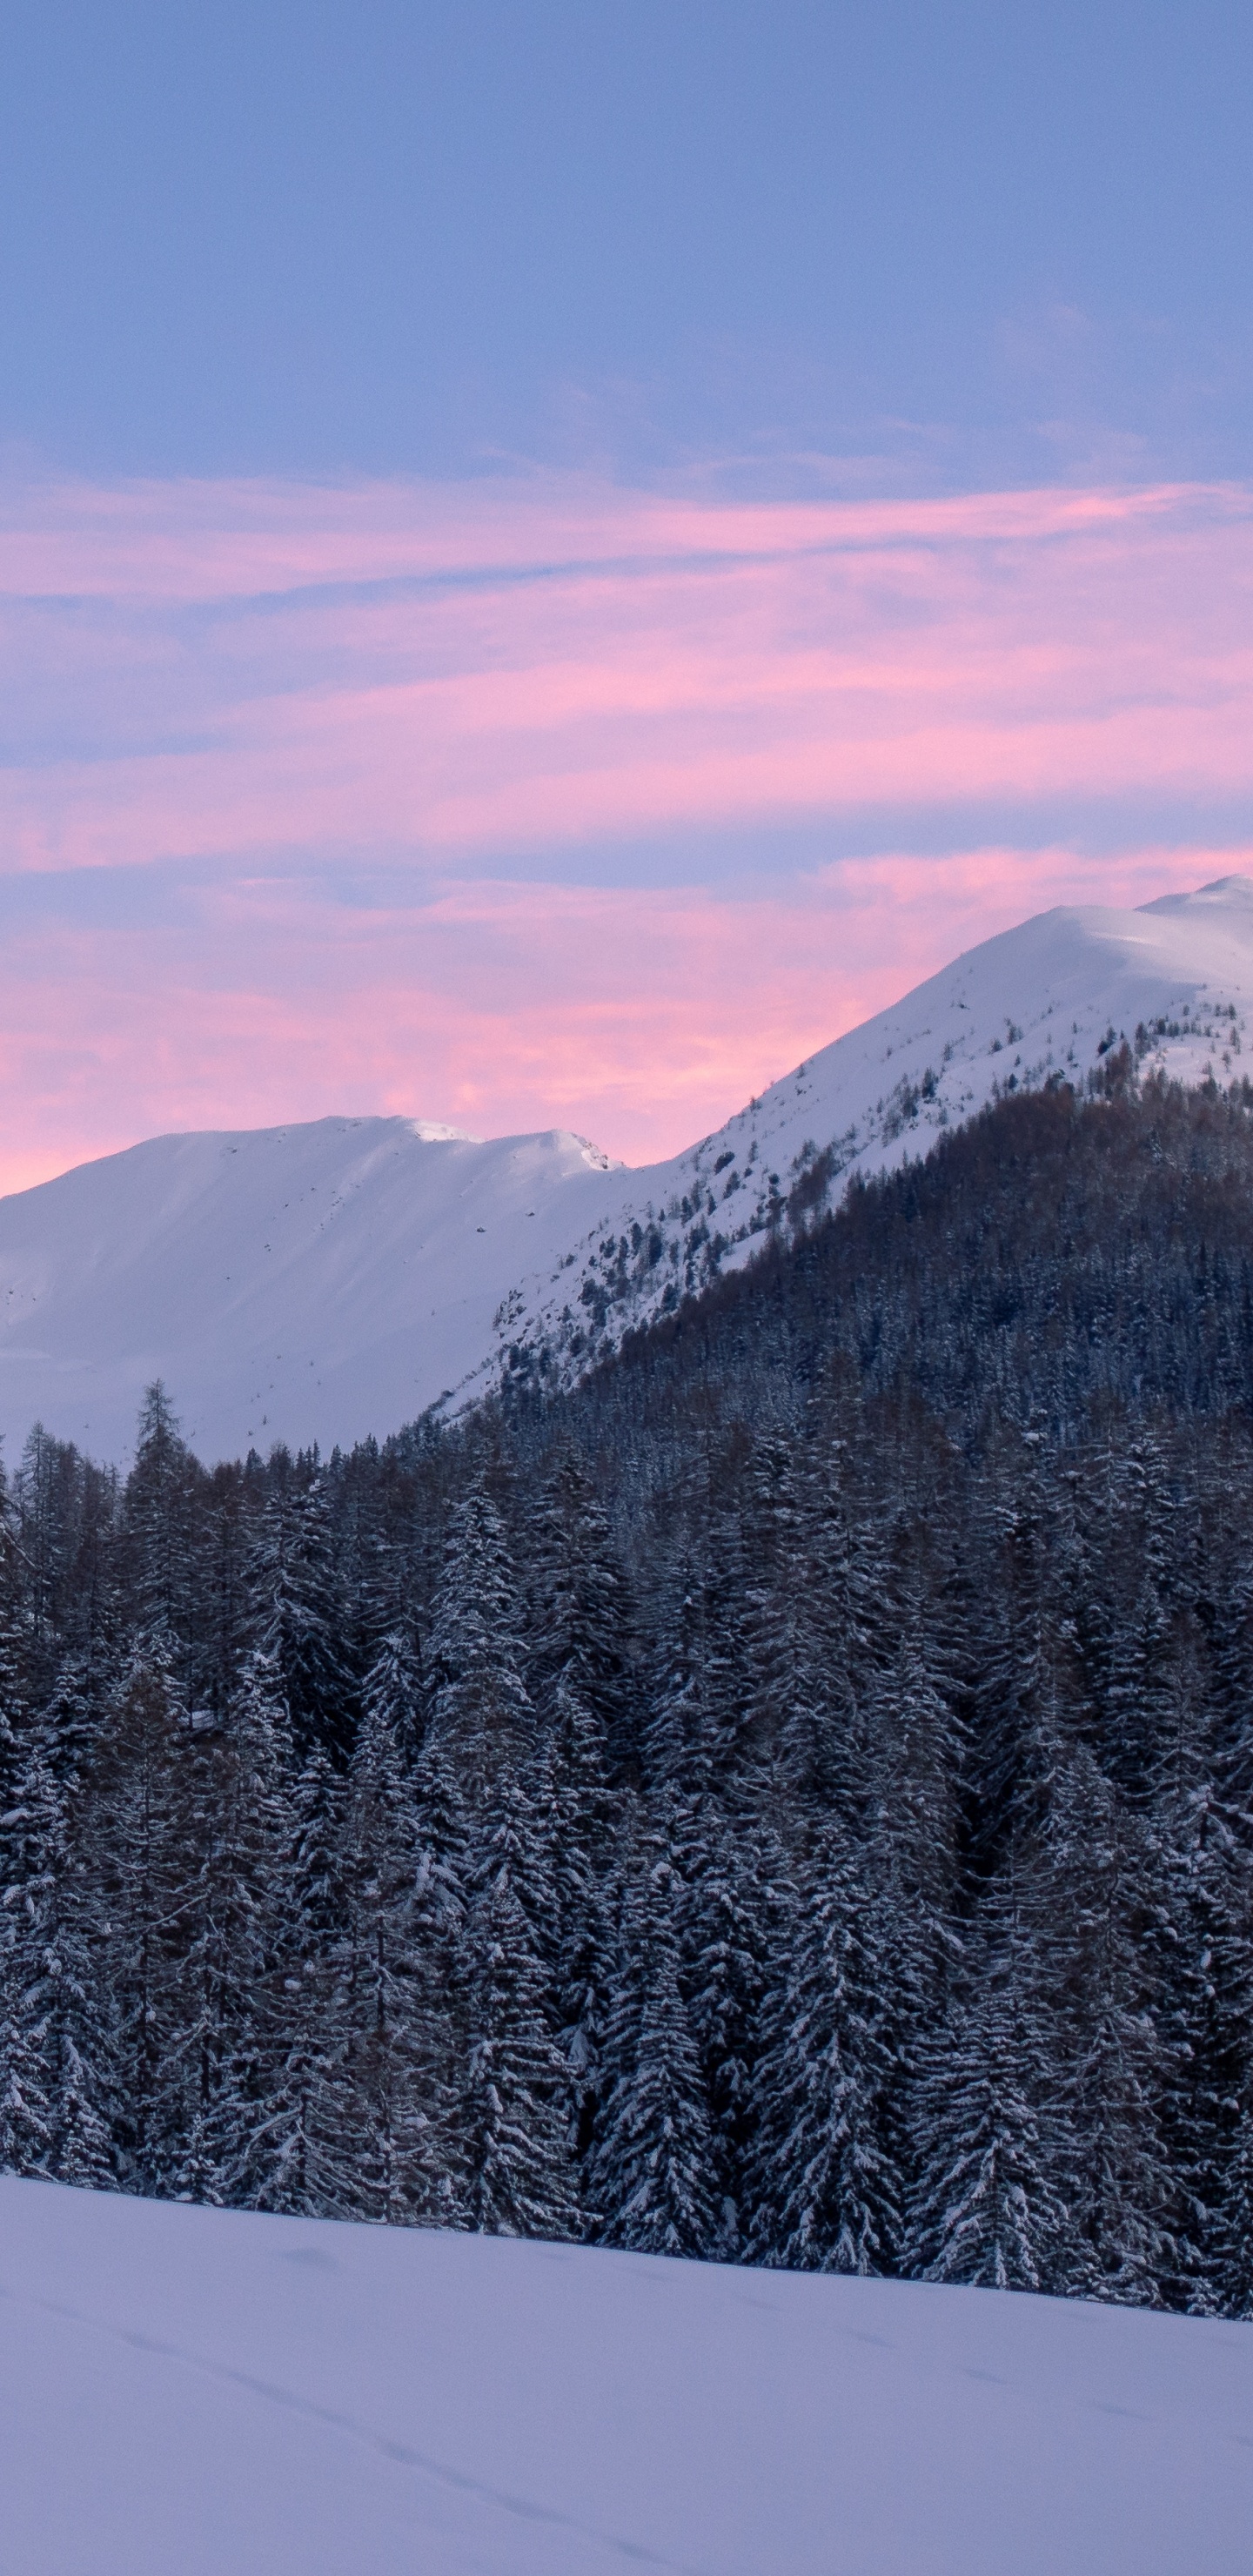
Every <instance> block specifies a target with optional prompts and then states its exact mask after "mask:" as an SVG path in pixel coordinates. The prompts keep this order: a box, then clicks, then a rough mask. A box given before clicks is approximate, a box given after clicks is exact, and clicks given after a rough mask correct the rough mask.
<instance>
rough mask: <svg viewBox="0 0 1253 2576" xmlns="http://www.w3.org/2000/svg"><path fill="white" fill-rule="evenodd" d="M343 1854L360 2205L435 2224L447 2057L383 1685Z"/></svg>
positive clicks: (358, 1759)
mask: <svg viewBox="0 0 1253 2576" xmlns="http://www.w3.org/2000/svg"><path fill="white" fill-rule="evenodd" d="M402 1715H403V1712H402ZM344 1855H345V1861H344V1883H345V1892H346V1899H347V1909H346V1911H347V1920H346V1928H345V1932H344V1937H343V1940H342V1942H341V1944H340V1950H339V1966H338V1977H337V1987H336V1996H335V2006H334V2011H335V2019H336V2023H337V2025H338V2033H339V2044H340V2048H341V2050H342V2058H343V2070H344V2074H345V2076H346V2077H347V2079H348V2081H349V2083H350V2087H351V2104H352V2115H353V2121H354V2130H355V2140H356V2148H355V2157H354V2162H355V2168H356V2191H357V2206H358V2209H359V2211H360V2213H361V2214H362V2215H363V2216H365V2217H369V2218H374V2219H382V2220H386V2221H390V2222H393V2223H396V2222H405V2221H407V2222H409V2223H411V2224H412V2223H414V2222H415V2221H422V2220H425V2221H427V2222H428V2223H429V2222H432V2221H435V2220H436V2219H438V2218H439V2217H441V2216H445V2217H446V2216H447V2215H448V2214H449V2210H450V2205H451V2201H450V2188H451V2187H450V2176H449V2160H450V2151H449V2132H448V2121H447V2117H446V2100H445V2083H446V2078H445V2070H444V2066H443V2063H442V2059H443V2054H444V2052H443V2050H442V2047H441V2045H440V2031H439V2020H440V2015H439V2008H438V1996H437V1993H436V1990H435V1987H434V1984H433V1979H432V1969H433V1966H434V1962H433V1961H432V1960H431V1959H430V1958H429V1956H427V1955H425V1954H424V1952H423V1950H422V1947H421V1943H420V1938H419V1915H418V1896H417V1881H418V1870H419V1842H418V1832H417V1819H416V1816H415V1813H414V1802H413V1796H412V1792H411V1789H410V1784H409V1780H408V1777H407V1775H406V1769H405V1764H404V1760H403V1757H402V1752H401V1747H400V1744H399V1742H398V1740H397V1736H396V1732H395V1722H394V1708H393V1703H392V1701H391V1698H390V1695H389V1694H388V1692H387V1691H386V1690H385V1689H383V1688H382V1687H381V1686H379V1687H376V1688H375V1689H374V1690H373V1691H371V1692H369V1693H368V1694H367V1696H366V1700H365V1704H364V1707H363V1712H362V1720H361V1725H360V1728H359V1730H358V1735H357V1741H356V1745H355V1747H354V1749H353V1757H352V1762H351V1766H350V1769H349V1774H348V1787H347V1797H346V1800H345V1808H344Z"/></svg>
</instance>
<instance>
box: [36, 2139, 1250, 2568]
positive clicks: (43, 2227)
mask: <svg viewBox="0 0 1253 2576" xmlns="http://www.w3.org/2000/svg"><path fill="white" fill-rule="evenodd" d="M0 2495H2V2498H3V2502H2V2504H0V2571H3V2576H174V2571H177V2576H358V2571H368V2576H608V2571H610V2570H615V2569H616V2570H622V2569H625V2568H627V2567H644V2568H655V2569H660V2570H674V2571H676V2576H678V2572H679V2571H681V2572H682V2576H1181V2571H1183V2570H1184V2569H1186V2568H1197V2569H1204V2570H1205V2571H1206V2576H1244V2571H1245V2570H1246V2569H1247V2567H1248V2565H1249V2533H1250V2531H1251V2530H1253V2328H1250V2327H1249V2326H1238V2325H1226V2324H1219V2323H1209V2322H1199V2321H1196V2320H1192V2319H1183V2318H1174V2317H1154V2316H1148V2315H1144V2314H1142V2313H1137V2312H1135V2311H1133V2310H1128V2309H1115V2308H1102V2307H1089V2306H1083V2305H1079V2304H1066V2303H1063V2302H1061V2301H1054V2300H1048V2299H1033V2298H1028V2297H1024V2296H1014V2295H1008V2294H1005V2293H1000V2292H995V2291H980V2290H951V2289H931V2288H926V2287H922V2286H918V2285H914V2284H904V2283H897V2282H874V2281H853V2280H841V2279H832V2278H826V2279H823V2278H816V2277H814V2276H797V2275H785V2274H780V2273H777V2272H775V2273H769V2272H745V2271H733V2270H724V2269H722V2268H720V2267H717V2266H714V2265H701V2264H694V2263H692V2264H688V2263H671V2262H662V2261H659V2260H657V2259H655V2258H652V2257H646V2256H637V2255H626V2254H605V2253H595V2252H589V2251H585V2250H580V2249H575V2248H572V2247H566V2246H555V2245H520V2244H515V2243H510V2242H507V2241H503V2240H501V2239H493V2238H483V2237H468V2236H455V2235H448V2236H437V2235H427V2234H419V2233H416V2232H410V2231H407V2230H397V2231H395V2232H389V2231H386V2230H384V2229H381V2228H380V2229H376V2228H367V2227H349V2226H332V2225H327V2224H314V2223H312V2222H308V2221H304V2220H297V2219H284V2218H265V2217H255V2216H241V2215H237V2214H233V2213H228V2212H225V2211H220V2210H204V2209H189V2208H182V2207H178V2206H175V2205H172V2204H170V2203H147V2202H143V2201H134V2200H123V2199H120V2198H114V2197H112V2196H111V2195H107V2194H98V2195H97V2194H89V2193H79V2192H73V2191H67V2190H64V2189H62V2188H61V2187H59V2186H58V2185H55V2184H50V2183H37V2182H19V2181H16V2180H14V2179H12V2178H8V2179H4V2180H0Z"/></svg>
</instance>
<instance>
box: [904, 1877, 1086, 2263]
mask: <svg viewBox="0 0 1253 2576" xmlns="http://www.w3.org/2000/svg"><path fill="white" fill-rule="evenodd" d="M1049 2039H1050V2034H1049V2028H1048V2021H1047V2015H1046V2009H1045V2005H1044V2001H1043V1997H1042V1995H1041V1992H1040V1977H1039V1961H1038V1956H1037V1955H1036V1954H1035V1952H1034V1951H1033V1949H1032V1946H1031V1944H1030V1942H1029V1940H1028V1939H1027V1936H1026V1933H1025V1931H1024V1929H1023V1927H1022V1926H1021V1924H1020V1922H1019V1920H1018V1916H1017V1910H1016V1906H1015V1902H1014V1897H1013V1893H1012V1888H1007V1889H1004V1890H998V1891H997V1892H996V1893H994V1894H993V1895H991V1896H989V1897H987V1898H986V1899H985V1901H984V1905H983V1907H982V1909H981V1913H980V1918H979V1921H978V1923H977V1924H976V1926H975V1927H974V1928H973V1930H972V1931H971V1932H970V1933H969V1935H968V1937H967V1942H966V1950H965V1961H964V1967H963V1970H962V1972H960V1973H959V1974H958V1975H957V1976H956V1977H955V1979H954V1982H953V1990H952V1993H951V1997H950V2003H949V2010H948V2013H947V2015H946V2018H945V2020H944V2021H943V2022H942V2023H941V2024H940V2025H939V2026H938V2027H937V2028H936V2029H935V2030H933V2031H932V2033H931V2034H930V2035H929V2036H928V2038H927V2039H925V2040H924V2042H923V2043H922V2046H921V2049H920V2052H919V2055H920V2067H919V2075H918V2080H917V2083H916V2086H915V2090H914V2108H913V2120H914V2127H915V2134H916V2137H917V2142H918V2159H919V2176H918V2183H917V2187H916V2190H915V2193H914V2195H913V2200H912V2206H911V2208H910V2211H909V2219H908V2227H907V2233H906V2240H905V2248H904V2267H905V2269H906V2270H907V2271H908V2272H910V2273H913V2274H917V2275H921V2277H922V2278H923V2279H924V2280H928V2281H960V2282H966V2283H968V2284H970V2285H971V2286H972V2287H975V2288H983V2289H997V2290H1042V2289H1043V2290H1048V2289H1052V2288H1054V2287H1056V2286H1057V2285H1058V2283H1059V2280H1060V2278H1061V2277H1062V2265H1063V2263H1064V2255H1063V2254H1062V2249H1061V2240H1062V2236H1063V2228H1064V2218H1063V2209H1062V2202H1061V2193H1060V2185H1061V2181H1062V2172H1063V2165H1062V2150H1061V2147H1060V2142H1059V2137H1058V2132H1057V2118H1056V2107H1055V2105H1054V2104H1053V2103H1052V2102H1051V2100H1050V2098H1049V2069H1050V2062H1051V2050H1050V2045H1049Z"/></svg>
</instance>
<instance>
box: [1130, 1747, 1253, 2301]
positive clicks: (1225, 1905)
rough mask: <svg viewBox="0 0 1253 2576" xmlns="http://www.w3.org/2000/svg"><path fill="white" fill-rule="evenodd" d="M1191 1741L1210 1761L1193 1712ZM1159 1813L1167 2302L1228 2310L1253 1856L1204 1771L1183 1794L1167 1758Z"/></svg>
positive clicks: (1252, 2001)
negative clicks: (1224, 2305)
mask: <svg viewBox="0 0 1253 2576" xmlns="http://www.w3.org/2000/svg"><path fill="white" fill-rule="evenodd" d="M1191 1743H1192V1747H1193V1750H1194V1756H1195V1757H1203V1754H1204V1751H1205V1749H1206V1748H1205V1742H1204V1733H1203V1731H1202V1729H1201V1728H1200V1727H1199V1725H1198V1724H1197V1722H1196V1718H1195V1716H1194V1719H1193V1725H1192V1731H1191ZM1167 1767H1168V1777H1167V1779H1166V1781H1165V1782H1163V1783H1162V1794H1161V1795H1160V1797H1159V1801H1158V1803H1157V1809H1156V1817H1155V1826H1156V1836H1155V1838H1156V1840H1157V1841H1158V1844H1159V1848H1160V1868H1159V1886H1160V1895H1159V1899H1158V1906H1157V1911H1156V1919H1155V1924H1154V1928H1153V1933H1152V1939H1153V1943H1154V1947H1155V1949H1156V1952H1157V1955H1158V1960H1159V1963H1160V1965H1159V1968H1158V1982H1159V1984H1160V2003H1159V2006H1158V2018H1159V2021H1160V2024H1161V2028H1162V2031H1163V2034H1164V2038H1165V2042H1166V2048H1165V2058H1164V2076H1165V2082H1164V2087H1163V2095H1162V2099H1161V2101H1160V2103H1159V2105H1158V2115H1159V2123H1160V2128H1161V2134H1162V2141H1163V2145H1164V2147H1165V2150H1166V2153H1167V2156H1168V2158H1169V2165H1170V2173H1171V2181H1172V2188H1173V2196H1174V2203H1175V2209H1176V2224H1175V2256H1174V2277H1173V2283H1172V2295H1173V2298H1174V2300H1175V2301H1176V2302H1177V2303H1178V2304H1180V2305H1186V2306H1188V2307H1191V2308H1193V2309H1195V2310H1198V2311H1199V2312H1200V2313H1202V2314H1208V2313H1210V2312H1211V2311H1212V2310H1213V2309H1214V2308H1215V2307H1216V2306H1218V2305H1221V2298H1222V2292H1221V2287H1220V2284H1221V2280H1222V2275H1223V2271H1224V2268H1225V2253H1226V2248H1227V2243H1228V2236H1229V2212H1230V2207H1231V2187H1230V2179H1229V2178H1230V2174H1231V2170H1232V2167H1233V2163H1234V2160H1235V2158H1236V2156H1237V2154H1238V2151H1239V2140H1240V2130H1241V2109H1242V2105H1243V2104H1244V2103H1245V2102H1246V2101H1247V2100H1249V2099H1250V2098H1253V1859H1251V1856H1250V1850H1249V1845H1248V1842H1247V1840H1246V1838H1245V1834H1244V1831H1243V1823H1244V1820H1243V1818H1242V1817H1241V1816H1240V1814H1239V1813H1238V1811H1235V1810H1232V1809H1230V1808H1228V1807H1226V1806H1225V1804H1224V1803H1223V1801H1222V1800H1221V1799H1220V1798H1219V1796H1218V1794H1217V1792H1216V1789H1215V1787H1214V1784H1213V1782H1212V1780H1210V1779H1207V1778H1205V1777H1203V1776H1199V1774H1200V1767H1201V1766H1200V1759H1194V1761H1193V1762H1192V1763H1191V1764H1190V1765H1189V1768H1191V1769H1193V1770H1195V1771H1196V1772H1197V1774H1198V1776H1196V1777H1195V1778H1194V1780H1193V1781H1192V1783H1191V1784H1190V1785H1189V1786H1188V1787H1187V1788H1186V1789H1185V1790H1184V1791H1183V1792H1182V1794H1181V1792H1180V1785H1179V1761H1178V1757H1177V1755H1175V1754H1174V1753H1173V1752H1172V1755H1171V1758H1170V1760H1169V1763H1168V1766H1167Z"/></svg>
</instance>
